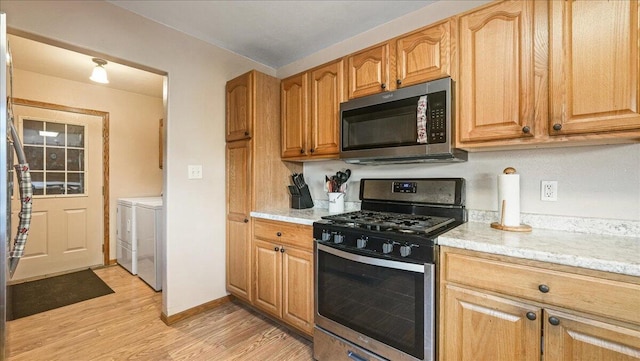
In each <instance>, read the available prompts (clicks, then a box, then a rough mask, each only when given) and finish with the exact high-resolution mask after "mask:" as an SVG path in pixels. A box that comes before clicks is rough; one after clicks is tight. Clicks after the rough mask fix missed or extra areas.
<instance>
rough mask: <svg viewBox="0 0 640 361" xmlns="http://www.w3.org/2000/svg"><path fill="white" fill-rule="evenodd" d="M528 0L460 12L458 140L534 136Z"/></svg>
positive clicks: (532, 49)
mask: <svg viewBox="0 0 640 361" xmlns="http://www.w3.org/2000/svg"><path fill="white" fill-rule="evenodd" d="M534 3H535V2H534V1H506V2H499V3H495V4H493V5H491V6H488V7H483V8H481V9H480V10H477V11H472V12H470V13H468V14H466V15H463V16H461V17H460V78H459V81H458V82H457V87H458V94H457V99H456V100H457V104H458V127H457V132H458V142H459V143H465V142H476V141H486V140H496V139H513V138H527V137H532V136H533V135H534V127H535V122H534V121H535V114H534V110H535V106H536V104H535V86H534V85H535V79H536V76H535V70H536V65H535V60H536V57H535V56H534V55H535V54H536V53H535V46H534V45H535V44H534V36H535V33H534V16H533V11H534Z"/></svg>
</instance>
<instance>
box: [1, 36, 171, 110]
mask: <svg viewBox="0 0 640 361" xmlns="http://www.w3.org/2000/svg"><path fill="white" fill-rule="evenodd" d="M8 39H9V47H10V49H11V59H12V62H13V67H14V68H15V69H21V70H26V71H31V72H34V73H39V74H44V75H49V76H55V77H58V78H63V79H68V80H73V81H77V82H81V83H87V84H93V85H96V86H105V87H109V88H112V89H118V90H123V91H128V92H133V93H139V94H144V95H149V96H153V97H159V98H162V91H163V85H162V83H163V76H161V75H158V74H154V73H150V72H147V71H143V70H140V69H135V68H132V67H129V66H125V65H121V64H117V63H112V62H110V63H108V64H107V65H105V66H104V68H105V69H106V70H107V74H108V77H109V84H98V83H94V82H92V81H90V80H89V76H90V75H91V72H92V71H93V68H94V67H95V63H93V61H92V60H91V59H92V57H91V56H89V55H86V54H81V53H77V52H75V51H71V50H67V49H62V48H58V47H56V46H51V45H47V44H43V43H40V42H37V41H34V40H30V39H25V38H21V37H18V36H15V35H11V34H10V35H9V36H8Z"/></svg>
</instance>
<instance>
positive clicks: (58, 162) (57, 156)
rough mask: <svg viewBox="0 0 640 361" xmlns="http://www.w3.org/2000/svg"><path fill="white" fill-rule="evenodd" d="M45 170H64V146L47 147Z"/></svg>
mask: <svg viewBox="0 0 640 361" xmlns="http://www.w3.org/2000/svg"><path fill="white" fill-rule="evenodd" d="M47 170H62V171H64V148H51V147H47Z"/></svg>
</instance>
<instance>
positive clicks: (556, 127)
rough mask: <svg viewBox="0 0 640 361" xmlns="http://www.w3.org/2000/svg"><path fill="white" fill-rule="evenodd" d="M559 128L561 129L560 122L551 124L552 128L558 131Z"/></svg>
mask: <svg viewBox="0 0 640 361" xmlns="http://www.w3.org/2000/svg"><path fill="white" fill-rule="evenodd" d="M560 129H562V124H560V123H556V124H554V125H553V130H555V131H558V130H560Z"/></svg>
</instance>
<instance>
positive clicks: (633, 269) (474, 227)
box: [437, 222, 640, 276]
mask: <svg viewBox="0 0 640 361" xmlns="http://www.w3.org/2000/svg"><path fill="white" fill-rule="evenodd" d="M437 243H438V244H439V245H441V246H449V247H455V248H462V249H468V250H473V251H480V252H486V253H493V254H499V255H504V256H511V257H517V258H524V259H530V260H536V261H543V262H551V263H557V264H563V265H568V266H574V267H581V268H588V269H594V270H599V271H607V272H613V273H620V274H626V275H631V276H640V237H620V236H611V235H602V234H588V233H573V232H566V231H555V230H548V229H536V228H534V229H533V230H532V231H531V232H507V231H500V230H497V229H493V228H491V227H490V226H489V224H487V223H479V222H468V223H465V224H463V225H460V226H458V227H456V228H454V229H452V230H451V231H449V232H447V233H444V234H443V235H441V236H439V237H438V240H437Z"/></svg>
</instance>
